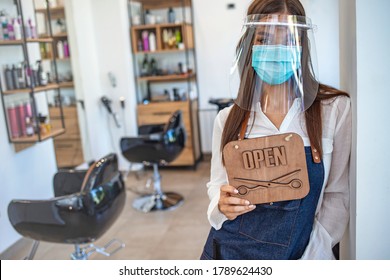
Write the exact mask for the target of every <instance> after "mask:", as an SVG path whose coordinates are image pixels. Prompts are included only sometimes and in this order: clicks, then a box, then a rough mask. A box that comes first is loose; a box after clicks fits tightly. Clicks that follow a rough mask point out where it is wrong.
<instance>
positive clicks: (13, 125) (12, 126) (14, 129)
mask: <svg viewBox="0 0 390 280" xmlns="http://www.w3.org/2000/svg"><path fill="white" fill-rule="evenodd" d="M7 115H8V128H9V130H10V132H11V133H10V134H11V137H12V138H18V137H20V131H19V125H18V123H19V122H18V114H17V111H16V108H15V104H13V103H11V104H10V105H9V106H8V108H7Z"/></svg>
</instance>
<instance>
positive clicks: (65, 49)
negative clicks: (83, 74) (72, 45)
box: [63, 40, 70, 57]
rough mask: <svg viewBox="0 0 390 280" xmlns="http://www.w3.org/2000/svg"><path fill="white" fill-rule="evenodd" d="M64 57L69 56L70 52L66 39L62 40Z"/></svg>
mask: <svg viewBox="0 0 390 280" xmlns="http://www.w3.org/2000/svg"><path fill="white" fill-rule="evenodd" d="M63 44H64V57H69V56H70V53H69V44H68V41H66V40H65V41H64V43H63Z"/></svg>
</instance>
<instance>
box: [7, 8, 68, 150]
mask: <svg viewBox="0 0 390 280" xmlns="http://www.w3.org/2000/svg"><path fill="white" fill-rule="evenodd" d="M30 1H32V2H33V1H34V0H30ZM46 3H47V4H48V3H49V1H48V0H47V1H46ZM32 4H33V5H34V2H33V3H32ZM13 5H14V7H15V8H16V16H18V17H20V20H21V22H22V23H25V22H26V21H25V18H24V15H23V8H22V1H21V0H14V1H13ZM47 16H48V17H47V18H48V20H50V16H51V14H50V11H49V10H47ZM35 22H36V20H35ZM23 26H24V25H23V24H22V27H23ZM21 33H22V39H20V40H8V41H6V40H3V41H0V47H19V48H22V52H23V61H22V64H23V65H24V66H25V67H24V68H20V69H21V70H20V71H19V73H18V77H19V79H18V81H17V84H18V85H17V86H16V83H15V82H13V87H15V88H12V89H9V88H6V86H10V83H6V82H5V81H2V82H0V96H1V98H2V105H3V112H4V116H5V120H6V124H7V132H8V139H9V142H10V143H13V144H14V145H15V150H17V151H19V150H21V149H24V148H27V147H29V146H31V145H32V144H35V143H37V142H41V141H45V140H47V139H50V138H54V137H57V136H59V135H61V134H63V133H65V124H64V117H63V109H62V105H61V102H59V103H58V104H57V105H58V106H57V107H56V108H54V109H53V110H56V111H57V114H58V116H59V120H60V122H59V125H58V126H57V127H56V128H52V127H51V123H50V121H51V120H50V118H49V114H48V111H49V109H48V107H49V106H48V102H49V101H48V99H49V95H51V94H52V99H57V100H61V93H60V87H59V84H58V80H57V77H58V73H57V64H56V60H55V58H54V59H53V63H52V68H51V70H53V71H52V73H53V74H54V77H55V79H54V80H53V81H52V82H51V83H48V84H46V82H47V81H46V82H44V79H43V78H42V77H39V78H38V79H37V76H35V79H33V75H32V73H33V71H32V69H31V68H30V65H31V63H32V61H31V58H32V56H31V53H30V52H31V50H30V49H29V47H28V45H29V44H38V43H39V44H49V45H52V44H53V40H52V38H50V37H49V38H27V34H26V30H25V28H21ZM49 34H51V29H50V28H49ZM14 73H16V72H14ZM38 74H39V73H38ZM19 75H20V76H19ZM5 76H6V74H5V73H4V80H6V79H7V78H6V77H5ZM23 76H24V77H23ZM13 80H15V78H13ZM42 93H45V94H44V96H41V95H42ZM18 98H20V99H19V100H18V102H20V103H19V105H18V106H14V105H12V106H11V105H10V104H13V102H14V101H15V100H17V99H18ZM21 100H23V101H21ZM43 101H44V102H43ZM42 111H43V112H47V115H46V116H40V115H39V113H41V112H42ZM46 119H47V120H48V121H46ZM27 120H29V122H27ZM30 121H31V122H30Z"/></svg>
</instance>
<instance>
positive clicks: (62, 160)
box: [50, 106, 84, 168]
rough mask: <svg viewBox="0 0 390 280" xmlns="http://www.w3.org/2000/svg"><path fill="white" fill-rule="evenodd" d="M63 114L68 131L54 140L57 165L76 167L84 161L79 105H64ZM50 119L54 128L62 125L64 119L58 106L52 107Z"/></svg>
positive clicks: (59, 166) (60, 166)
mask: <svg viewBox="0 0 390 280" xmlns="http://www.w3.org/2000/svg"><path fill="white" fill-rule="evenodd" d="M63 114H64V124H65V129H66V133H64V134H62V135H61V136H58V138H56V139H55V140H54V149H55V152H56V159H57V166H58V168H66V167H75V166H77V165H80V164H81V163H83V162H84V157H83V149H82V143H81V137H80V128H79V124H78V115H77V107H76V106H69V107H63ZM50 119H51V124H52V126H53V127H54V128H56V127H61V125H62V119H61V116H60V115H59V110H58V109H57V108H55V107H54V108H50Z"/></svg>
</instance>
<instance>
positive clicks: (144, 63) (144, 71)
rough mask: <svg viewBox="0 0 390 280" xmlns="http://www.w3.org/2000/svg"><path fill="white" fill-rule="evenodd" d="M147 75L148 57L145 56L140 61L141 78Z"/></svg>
mask: <svg viewBox="0 0 390 280" xmlns="http://www.w3.org/2000/svg"><path fill="white" fill-rule="evenodd" d="M148 75H149V61H148V55H147V54H145V56H144V60H143V61H142V67H141V76H148Z"/></svg>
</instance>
